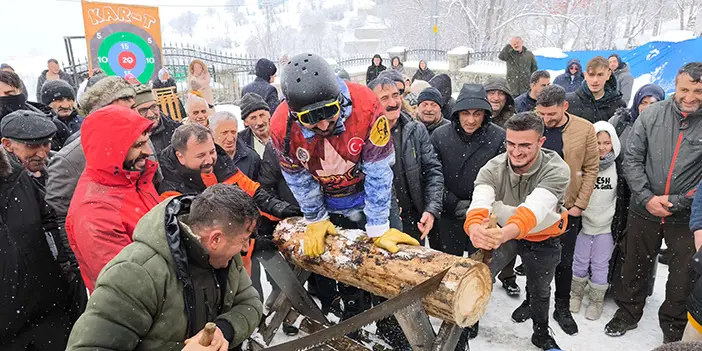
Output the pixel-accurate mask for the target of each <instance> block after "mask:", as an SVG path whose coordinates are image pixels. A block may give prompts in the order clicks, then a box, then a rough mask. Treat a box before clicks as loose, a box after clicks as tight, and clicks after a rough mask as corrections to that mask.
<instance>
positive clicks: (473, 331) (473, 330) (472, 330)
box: [466, 322, 480, 340]
mask: <svg viewBox="0 0 702 351" xmlns="http://www.w3.org/2000/svg"><path fill="white" fill-rule="evenodd" d="M479 323H480V322H475V324H473V325H472V326H470V327H468V328H466V329H468V339H470V340H473V339H475V338H477V337H478V331H479V330H480V325H479Z"/></svg>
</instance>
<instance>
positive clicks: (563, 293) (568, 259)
mask: <svg viewBox="0 0 702 351" xmlns="http://www.w3.org/2000/svg"><path fill="white" fill-rule="evenodd" d="M580 220H581V218H580V217H573V216H568V229H567V230H566V231H565V233H563V235H561V236H559V237H558V238H559V239H560V242H561V263H559V264H558V266H557V267H556V278H555V279H556V292H555V294H554V295H555V296H556V301H559V300H560V301H561V302H563V303H570V288H571V285H572V284H573V254H574V253H575V241H576V240H577V239H578V232H580Z"/></svg>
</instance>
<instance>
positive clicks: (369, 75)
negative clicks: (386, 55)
mask: <svg viewBox="0 0 702 351" xmlns="http://www.w3.org/2000/svg"><path fill="white" fill-rule="evenodd" d="M376 58H379V59H380V63H379V64H378V65H377V66H376V65H375V64H374V63H373V61H374V60H375V59H376ZM386 69H387V68H386V67H385V66H383V58H382V57H380V55H378V54H375V55H373V58H372V59H371V64H370V66H368V69H367V70H366V85H368V83H370V82H371V81H372V80H373V79H375V78H378V75H379V74H380V72H382V71H384V70H386Z"/></svg>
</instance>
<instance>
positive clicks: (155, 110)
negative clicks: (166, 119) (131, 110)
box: [137, 104, 161, 119]
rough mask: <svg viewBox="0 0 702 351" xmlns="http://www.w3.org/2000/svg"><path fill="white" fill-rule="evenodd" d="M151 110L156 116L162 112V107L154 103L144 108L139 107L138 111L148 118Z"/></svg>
mask: <svg viewBox="0 0 702 351" xmlns="http://www.w3.org/2000/svg"><path fill="white" fill-rule="evenodd" d="M149 111H151V113H153V114H154V115H156V117H158V115H159V114H160V113H161V109H160V108H159V107H158V104H154V105H152V106H149V107H142V108H139V109H137V112H138V113H139V115H141V117H145V118H146V114H147V113H148V112H149ZM153 119H156V118H153Z"/></svg>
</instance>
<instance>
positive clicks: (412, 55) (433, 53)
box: [406, 49, 448, 61]
mask: <svg viewBox="0 0 702 351" xmlns="http://www.w3.org/2000/svg"><path fill="white" fill-rule="evenodd" d="M420 60H425V61H448V56H447V54H446V51H445V50H434V49H410V50H407V59H406V61H420Z"/></svg>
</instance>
